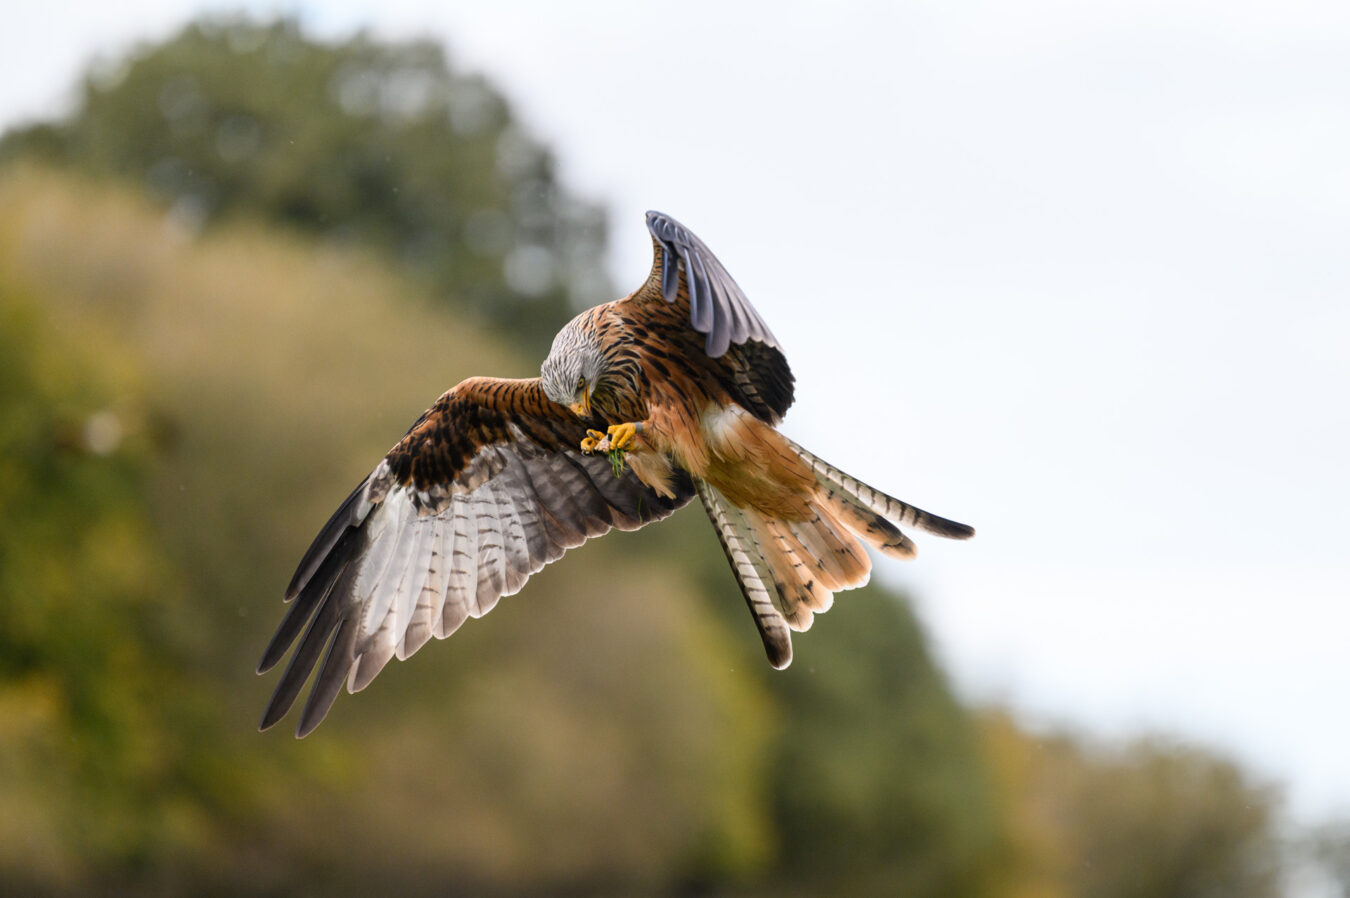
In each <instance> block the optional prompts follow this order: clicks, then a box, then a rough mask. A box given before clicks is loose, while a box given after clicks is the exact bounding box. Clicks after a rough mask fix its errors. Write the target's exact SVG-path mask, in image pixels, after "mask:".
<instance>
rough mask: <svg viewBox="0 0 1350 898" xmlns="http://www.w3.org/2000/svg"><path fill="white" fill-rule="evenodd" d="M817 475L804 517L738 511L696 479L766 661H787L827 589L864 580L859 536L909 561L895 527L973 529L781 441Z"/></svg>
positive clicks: (823, 605) (829, 600)
mask: <svg viewBox="0 0 1350 898" xmlns="http://www.w3.org/2000/svg"><path fill="white" fill-rule="evenodd" d="M785 442H787V444H788V445H790V446H791V447H792V449H793V450H794V451H795V452H796V453H797V455H798V457H800V458H801V460H802V461H803V462H805V463H806V464H807V465H808V466H809V467H810V469H811V471H812V473H813V474H814V475H815V478H816V489H815V493H814V494H813V495H812V496H811V500H810V503H809V508H810V516H809V517H807V518H806V519H804V520H793V521H787V520H779V519H777V518H774V517H771V516H770V515H768V514H766V513H764V512H761V511H759V510H757V509H754V508H741V507H738V506H736V505H733V504H732V503H731V502H730V501H728V500H727V497H726V496H725V495H723V494H722V493H721V492H720V491H719V490H718V489H717V488H716V487H714V486H713V485H711V484H709V483H706V482H704V481H701V480H700V481H696V482H695V486H696V488H697V490H698V495H699V498H700V499H702V500H703V507H704V509H705V510H706V511H707V512H708V517H709V518H711V519H712V522H713V526H714V527H715V528H716V530H717V535H718V538H719V539H720V540H721V542H722V549H723V551H725V552H726V555H727V560H728V561H730V562H731V569H732V572H733V573H734V574H735V575H736V581H737V583H738V584H740V587H741V592H742V593H743V594H744V595H745V599H746V602H747V603H748V604H749V606H750V613H751V615H752V616H753V617H754V619H755V625H756V627H758V629H759V633H760V638H761V639H762V640H763V641H764V648H765V651H766V652H767V653H768V656H769V663H770V664H772V665H773V666H774V667H776V668H778V669H780V670H781V669H782V668H784V667H787V666H788V665H789V664H790V663H792V639H791V634H790V632H789V631H790V630H799V631H800V630H806V629H809V628H810V626H811V622H812V620H813V618H814V615H816V614H821V613H823V612H825V611H828V610H829V609H830V607H831V605H833V603H834V593H835V592H838V591H840V590H844V589H853V588H855V587H858V586H863V585H865V584H866V583H867V581H868V578H869V576H870V574H871V570H872V561H871V558H870V557H869V556H868V554H867V552H866V550H864V549H863V547H862V545H861V544H860V543H859V539H861V540H862V541H863V542H865V543H867V544H868V545H870V546H872V547H873V548H875V549H877V550H878V551H879V552H881V553H883V554H885V555H889V556H891V557H892V558H901V559H909V558H913V557H914V555H915V552H916V547H915V545H914V542H913V540H911V539H910V538H909V537H908V536H906V535H905V534H904V533H903V532H902V531H901V530H900V528H899V527H898V526H897V523H899V524H906V525H909V526H913V527H918V528H919V529H921V530H926V531H928V532H929V533H933V534H935V535H938V536H945V537H948V538H951V539H968V538H969V537H971V536H974V535H975V531H974V529H973V528H971V527H968V526H966V525H965V524H959V523H957V522H955V521H949V520H947V519H946V518H941V517H938V516H937V515H935V514H930V513H929V512H926V511H924V510H922V509H920V508H915V507H914V506H913V505H910V504H908V503H906V502H901V501H900V500H899V499H896V498H894V497H893V496H888V495H886V494H885V493H882V492H880V491H879V490H875V489H873V488H872V487H870V486H868V485H867V484H865V483H863V482H861V481H859V480H857V479H855V478H853V477H850V476H849V475H848V474H845V473H844V472H843V471H840V470H839V469H838V468H836V467H834V466H833V465H830V464H828V463H827V462H825V461H822V460H821V459H820V458H818V457H816V456H815V455H812V454H811V453H810V452H807V451H806V450H805V449H803V448H802V447H800V446H798V445H797V444H796V443H793V442H791V441H790V440H786V438H785Z"/></svg>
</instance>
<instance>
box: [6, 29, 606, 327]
mask: <svg viewBox="0 0 1350 898" xmlns="http://www.w3.org/2000/svg"><path fill="white" fill-rule="evenodd" d="M21 153H23V154H30V155H32V154H36V155H40V156H43V157H46V158H48V159H54V160H57V161H61V162H64V163H69V164H73V165H76V166H78V167H80V168H83V169H85V170H91V171H94V172H98V173H104V174H110V175H117V176H120V177H131V178H134V179H136V180H138V181H140V182H142V183H143V184H144V185H145V186H146V187H147V189H148V190H149V191H150V192H151V193H152V194H153V195H154V196H156V197H159V198H161V199H163V200H164V201H165V202H167V203H170V204H171V205H172V208H173V210H174V212H175V214H176V215H177V217H178V218H179V219H180V220H182V221H184V222H185V223H187V224H189V225H192V226H201V225H206V224H210V223H212V222H214V221H216V220H218V219H221V218H223V217H226V216H229V215H231V214H235V213H248V214H254V215H259V214H260V215H262V216H265V217H267V218H270V219H273V220H276V221H279V222H282V223H284V224H286V225H288V226H291V227H294V228H298V229H300V230H303V231H306V232H310V233H317V234H320V235H323V236H325V237H328V238H331V239H334V240H336V241H339V242H341V243H343V244H361V245H364V246H371V247H376V248H378V249H381V250H383V251H386V252H388V253H390V254H392V255H393V256H394V257H395V260H396V262H397V263H398V264H400V265H401V266H402V267H404V268H405V269H407V270H410V271H413V272H416V273H418V274H421V275H423V276H425V277H426V278H428V279H430V281H431V283H432V285H433V288H434V290H435V292H436V293H437V295H439V296H441V297H443V298H444V299H445V300H446V301H448V302H451V303H455V304H459V305H462V306H467V307H469V308H472V309H473V310H475V311H476V312H477V313H478V314H480V315H481V316H482V317H484V318H486V319H487V320H489V321H490V322H493V323H495V324H498V325H503V326H505V327H507V328H509V329H510V330H511V331H512V332H513V333H517V334H520V335H521V336H522V337H523V339H524V340H525V341H526V342H527V343H529V344H531V346H530V348H531V349H537V348H546V347H547V340H548V339H550V338H551V337H552V335H553V333H554V332H555V331H556V329H557V327H558V326H559V325H560V323H561V322H562V321H564V320H565V319H566V318H568V317H570V315H569V308H570V306H571V305H573V304H577V305H581V304H590V303H592V302H595V301H597V300H599V299H602V298H603V299H610V298H613V297H610V296H608V295H607V294H608V292H609V291H608V287H607V284H606V281H605V277H604V274H603V270H602V267H601V262H600V254H601V250H602V248H603V245H604V239H605V233H604V216H603V214H602V212H601V211H600V209H599V208H598V207H597V206H595V205H593V204H590V203H586V202H583V201H581V200H579V199H577V198H576V197H574V196H572V195H571V194H569V193H568V192H567V191H565V190H563V189H562V188H561V187H560V185H559V184H558V180H557V177H556V174H555V171H554V169H555V165H554V160H553V157H552V155H551V154H550V153H549V152H548V151H547V150H546V149H544V148H543V147H542V146H540V145H539V144H538V143H537V142H536V141H534V140H533V139H532V138H531V137H530V136H528V135H527V134H526V132H525V131H524V130H523V129H522V127H521V125H520V124H519V123H518V122H517V121H515V120H514V118H513V116H512V113H511V109H510V108H509V106H508V104H507V102H506V101H505V99H503V97H502V96H501V95H500V94H499V93H498V92H497V91H496V90H494V89H493V88H492V86H491V85H489V84H488V83H487V82H486V81H485V80H484V79H483V78H482V77H480V76H477V75H471V74H464V73H460V72H456V71H454V70H453V69H452V68H451V66H450V65H449V64H448V62H447V60H446V57H445V52H444V50H443V49H442V48H441V47H440V45H438V44H435V43H432V42H430V41H418V42H413V43H383V42H377V41H375V40H373V39H372V38H370V37H368V36H366V35H364V34H360V35H357V36H355V37H353V38H351V39H350V40H347V41H345V42H342V43H331V44H330V43H324V42H321V41H316V40H313V39H310V38H308V37H307V36H305V35H304V34H303V33H302V32H301V30H300V29H299V27H298V26H297V24H296V23H295V22H293V21H282V22H278V23H275V24H270V25H257V24H250V23H247V22H242V21H229V22H209V21H208V22H200V23H197V24H193V25H189V26H188V27H187V28H185V29H184V30H183V31H182V32H181V33H180V34H178V35H177V36H176V37H174V38H172V39H170V40H169V41H167V42H165V43H162V44H158V45H154V46H148V47H143V48H141V49H140V50H139V51H137V52H134V53H132V54H131V55H130V56H129V57H128V58H126V59H124V60H121V61H120V62H118V63H117V64H115V65H104V66H100V67H96V68H95V69H94V70H92V71H91V72H90V74H89V75H88V76H87V77H86V79H85V82H84V86H83V95H82V101H81V103H80V105H79V107H78V109H77V110H76V112H75V113H74V115H73V116H71V117H70V118H69V119H68V120H66V121H63V122H56V123H48V124H41V125H37V126H35V127H31V128H29V129H27V130H24V131H19V132H15V133H12V134H10V135H8V136H7V137H6V139H5V140H4V142H3V144H2V145H0V154H3V155H16V154H21Z"/></svg>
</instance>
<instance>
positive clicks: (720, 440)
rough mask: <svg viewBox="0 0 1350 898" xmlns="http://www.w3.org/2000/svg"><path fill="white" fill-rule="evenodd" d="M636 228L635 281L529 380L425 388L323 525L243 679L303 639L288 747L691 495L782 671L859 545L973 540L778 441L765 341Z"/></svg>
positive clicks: (785, 396)
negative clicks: (387, 446)
mask: <svg viewBox="0 0 1350 898" xmlns="http://www.w3.org/2000/svg"><path fill="white" fill-rule="evenodd" d="M647 229H648V230H649V231H650V232H651V236H652V242H653V244H654V255H655V259H654V261H653V264H652V270H651V274H650V275H648V277H647V280H646V282H645V283H644V284H643V285H642V286H641V287H639V288H638V289H637V290H636V291H635V292H634V293H632V294H630V295H628V296H626V297H624V298H623V299H620V300H616V301H615V302H611V303H606V304H604V305H601V306H596V307H595V308H592V309H590V310H588V311H585V312H582V313H581V314H580V315H578V316H577V317H576V318H574V319H572V320H571V321H570V322H568V324H567V325H566V326H565V327H564V328H563V329H562V330H561V331H560V332H559V333H558V335H557V337H555V338H554V340H553V347H552V349H551V350H550V351H549V354H548V358H546V359H545V360H544V363H543V366H542V368H541V371H540V376H539V377H534V378H529V379H525V380H504V379H499V378H492V377H472V378H469V379H468V380H466V381H464V382H463V383H461V384H459V385H458V386H456V387H453V388H452V389H450V390H449V391H448V392H446V393H445V394H444V395H442V396H441V398H440V399H438V400H436V403H435V405H433V406H432V407H431V408H430V409H428V410H427V411H426V412H425V413H423V415H422V416H421V417H420V418H419V419H418V420H417V422H416V423H414V424H413V426H412V428H411V429H410V430H409V431H408V433H407V434H406V435H405V436H404V437H403V439H401V440H399V442H398V443H397V445H395V446H394V448H393V449H391V450H390V451H389V454H388V455H386V456H385V457H384V460H383V461H381V462H380V463H379V464H378V465H376V466H375V470H374V471H372V472H371V473H370V476H368V477H367V478H366V479H365V480H364V481H362V482H361V484H360V485H359V486H357V487H356V489H355V490H353V491H352V493H351V495H349V496H348V497H347V499H346V501H344V502H343V503H342V505H341V506H340V507H339V508H338V510H337V511H336V512H335V513H334V514H333V516H332V517H331V518H330V519H329V521H328V523H327V524H325V525H324V527H323V529H322V530H320V531H319V535H318V536H317V537H316V538H315V539H314V542H313V544H312V545H311V546H310V547H309V550H308V551H307V552H306V553H305V555H304V557H303V558H302V559H301V561H300V565H299V567H298V568H297V569H296V571H295V576H294V577H292V579H291V582H290V585H289V586H288V587H287V588H286V595H285V599H286V601H287V602H288V603H290V607H289V608H288V609H287V612H286V615H285V617H284V618H283V620H282V622H281V626H280V627H279V628H278V629H277V632H276V635H275V636H273V637H272V641H271V643H270V644H269V645H268V646H267V649H266V651H265V652H264V653H263V657H262V661H261V663H260V664H259V665H258V672H259V673H264V672H266V671H268V670H270V669H271V668H272V667H274V666H275V665H276V664H277V663H278V662H279V661H280V660H281V659H282V658H283V657H284V656H285V654H286V652H287V651H288V650H289V649H290V647H291V645H292V644H293V643H294V642H295V641H296V638H297V637H299V647H298V648H297V649H296V650H295V653H294V655H293V656H292V657H291V660H290V663H289V664H288V665H287V667H286V670H285V672H284V673H283V674H282V676H281V681H280V683H278V685H277V687H276V691H275V692H274V693H273V695H272V698H271V701H270V702H269V703H268V705H267V708H266V710H265V711H264V713H263V717H262V722H261V725H260V729H267V728H268V727H270V726H272V725H273V724H275V723H276V722H277V721H279V720H280V719H281V718H282V717H283V716H285V714H286V712H287V711H288V710H289V709H290V707H291V705H292V704H293V703H294V702H295V700H296V698H297V697H298V696H299V695H300V692H301V690H302V688H303V687H304V684H305V682H306V681H307V680H308V679H309V677H310V673H311V672H312V671H313V670H314V668H315V666H316V665H317V666H318V673H317V675H316V676H315V677H314V683H313V686H312V687H311V689H310V693H309V697H308V698H307V700H306V702H305V706H304V709H303V710H302V711H301V714H300V720H299V724H298V726H297V728H296V735H297V736H305V735H307V734H308V733H310V732H311V731H312V730H313V729H314V728H315V727H316V726H318V725H319V723H320V722H321V721H322V720H323V718H324V716H325V715H326V714H327V713H328V710H329V708H330V707H332V704H333V701H334V700H335V699H336V698H337V695H338V692H340V691H341V689H342V686H343V684H344V683H345V684H346V687H347V690H348V691H349V692H358V691H360V690H362V689H364V688H365V687H366V686H367V685H368V684H369V683H370V681H371V680H372V679H374V677H375V675H376V674H377V673H379V672H380V670H381V669H382V668H383V667H384V666H385V664H387V663H388V661H389V659H390V658H394V657H397V658H399V659H400V660H402V659H404V658H407V657H408V656H409V655H411V654H412V653H413V652H415V651H417V650H418V649H419V648H421V647H422V646H423V645H425V644H426V642H427V641H428V640H429V639H430V638H431V637H433V636H435V637H437V638H444V637H447V636H449V635H450V634H451V633H453V632H454V631H455V630H456V629H458V628H459V626H460V625H461V624H463V623H464V621H465V620H466V619H468V618H471V617H481V616H483V615H484V614H486V613H487V612H489V611H491V610H492V608H493V607H495V606H496V604H497V600H498V599H500V598H501V597H502V596H509V595H512V594H514V593H516V592H518V591H519V590H520V589H521V587H523V586H524V585H525V581H526V580H527V579H529V577H530V575H531V574H533V573H535V572H536V571H538V570H540V569H541V568H542V567H543V566H544V565H546V564H548V563H549V562H551V561H556V560H557V559H558V558H560V557H562V554H563V553H564V552H565V551H566V550H567V549H569V548H572V547H573V546H579V545H581V543H583V542H585V541H586V540H587V539H588V538H590V537H594V536H600V535H601V534H603V533H606V532H608V531H609V530H610V529H611V528H614V527H617V528H619V529H621V530H636V529H637V528H639V527H642V526H643V525H645V524H649V523H651V522H652V521H658V520H661V519H662V518H665V517H667V516H668V515H670V514H671V513H672V512H674V511H675V510H676V509H678V508H680V507H681V506H683V505H686V504H688V503H689V502H691V501H692V500H693V498H694V497H695V496H697V497H698V498H699V501H700V502H701V503H702V504H703V508H704V510H705V511H707V513H708V517H709V518H710V519H711V520H712V524H713V527H714V529H715V530H716V531H717V536H718V538H719V539H720V541H721V543H722V548H723V550H724V551H725V552H726V556H727V560H728V561H729V562H730V563H731V570H732V573H733V574H734V575H735V577H736V581H737V582H738V584H739V585H740V588H741V592H742V593H743V594H744V596H745V599H746V601H747V602H748V603H749V606H750V613H751V616H752V617H753V618H754V621H755V625H756V627H758V629H759V635H760V638H761V639H762V640H763V642H764V648H765V650H766V652H767V653H768V656H769V663H770V664H772V665H773V666H774V667H776V668H779V669H782V668H784V667H787V666H788V664H789V663H791V661H792V641H791V636H790V631H792V630H805V629H807V628H808V627H810V626H811V620H812V615H814V614H818V613H820V612H823V611H826V610H827V609H828V608H829V607H830V606H831V604H833V602H834V593H835V592H836V591H838V590H842V589H851V588H853V587H856V586H862V585H863V584H865V583H866V582H867V579H868V576H869V573H870V571H871V566H872V565H871V560H870V559H869V557H868V555H867V552H866V550H865V549H864V548H863V545H862V544H863V543H866V544H867V545H870V546H872V547H873V548H875V549H877V550H879V551H880V552H881V553H883V554H885V555H889V556H892V557H895V558H912V557H913V556H914V552H915V547H914V543H913V542H912V541H911V540H910V538H909V537H908V536H906V535H905V534H904V533H903V532H902V531H901V530H900V526H901V525H903V526H908V527H916V528H918V529H920V530H925V531H928V532H929V533H933V534H936V535H937V536H944V537H948V538H952V539H966V538H968V537H970V536H973V535H974V533H975V531H974V530H972V529H971V528H970V527H968V526H966V525H965V524H958V523H956V522H954V521H949V520H947V519H945V518H940V517H938V516H937V515H933V514H929V513H928V512H926V511H922V510H921V509H918V508H915V507H914V506H912V505H909V504H907V503H905V502H901V501H900V500H899V499H895V498H892V497H891V496H888V495H886V494H885V493H882V492H880V491H878V490H875V489H873V488H872V487H870V486H868V485H866V484H865V483H862V482H860V481H858V480H856V479H854V478H853V477H850V476H849V475H848V474H845V473H844V472H843V471H840V470H839V469H838V468H836V467H834V466H832V465H830V464H828V463H827V462H825V461H823V460H821V459H820V458H817V457H816V456H815V455H812V454H811V453H810V452H808V451H807V450H805V449H803V448H802V447H801V446H798V445H797V444H796V443H794V442H793V441H792V440H789V439H788V438H787V437H785V436H783V435H782V434H781V433H779V432H778V431H777V430H776V429H775V426H776V425H777V424H778V422H779V421H780V420H781V419H782V417H783V414H784V413H785V412H786V411H787V409H788V406H790V405H791V404H792V390H793V377H792V372H791V370H789V368H788V364H787V359H786V358H785V357H784V356H783V352H782V350H781V349H780V348H779V346H778V341H777V340H775V339H774V336H773V334H772V333H771V332H770V331H769V328H768V327H767V326H766V325H765V324H764V322H763V321H762V320H761V319H760V317H759V314H758V313H757V312H756V311H755V310H754V308H753V307H752V306H751V305H750V302H749V300H747V299H746V297H745V294H744V293H742V292H741V289H740V287H738V286H737V284H736V282H735V281H734V280H732V278H731V275H729V274H728V273H727V270H726V269H725V268H723V267H722V263H721V262H719V261H718V259H717V257H716V256H714V255H713V254H712V251H711V250H709V249H708V247H707V246H706V245H704V243H703V241H701V240H699V239H698V237H696V236H694V234H693V233H692V232H691V231H690V230H689V229H688V228H686V227H684V225H682V224H680V223H679V222H677V221H676V220H675V219H673V218H671V217H670V216H668V215H663V214H662V213H660V212H648V213H647ZM860 541H861V542H860ZM302 631H303V635H302ZM325 649H326V651H325ZM320 655H322V656H323V657H322V660H320Z"/></svg>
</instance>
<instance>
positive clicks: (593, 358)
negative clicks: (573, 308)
mask: <svg viewBox="0 0 1350 898" xmlns="http://www.w3.org/2000/svg"><path fill="white" fill-rule="evenodd" d="M585 317H586V316H585V315H584V314H582V315H578V316H577V317H576V318H573V319H572V320H571V321H569V322H567V326H566V327H564V328H563V329H562V330H560V331H558V336H556V337H554V338H553V348H552V349H550V350H549V351H548V358H546V359H544V364H543V366H542V367H541V368H540V369H539V379H540V383H541V384H542V385H543V387H544V395H545V396H547V397H548V398H549V399H552V400H553V401H554V402H557V403H559V404H561V405H566V406H568V407H569V408H571V409H572V411H573V412H575V413H576V414H578V415H580V416H582V417H590V414H591V393H592V391H594V390H595V384H596V382H597V381H598V380H599V379H600V374H601V372H602V371H603V370H604V356H603V355H602V354H601V352H600V345H599V343H597V342H596V340H595V338H594V337H593V336H592V335H591V333H590V331H589V330H587V329H586V328H585V327H584V326H583V322H582V319H583V318H585Z"/></svg>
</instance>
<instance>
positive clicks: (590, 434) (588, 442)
mask: <svg viewBox="0 0 1350 898" xmlns="http://www.w3.org/2000/svg"><path fill="white" fill-rule="evenodd" d="M604 438H605V435H604V434H603V433H601V432H600V431H598V430H589V429H588V430H587V431H586V437H585V439H583V440H582V441H581V451H582V452H583V453H584V454H586V455H590V454H591V453H592V452H596V451H598V450H599V449H600V442H601V440H603V439H604Z"/></svg>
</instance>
